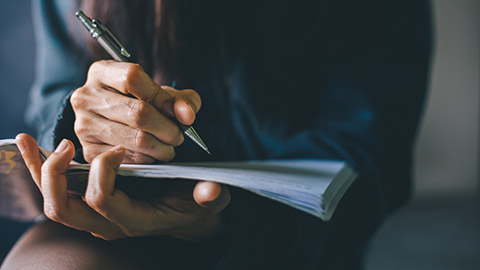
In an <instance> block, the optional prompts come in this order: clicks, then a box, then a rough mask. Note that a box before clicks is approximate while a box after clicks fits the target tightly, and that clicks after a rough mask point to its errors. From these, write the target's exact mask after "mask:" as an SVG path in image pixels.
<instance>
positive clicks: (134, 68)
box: [124, 64, 143, 90]
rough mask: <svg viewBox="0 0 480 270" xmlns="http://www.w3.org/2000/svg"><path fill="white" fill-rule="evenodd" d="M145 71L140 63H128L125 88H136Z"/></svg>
mask: <svg viewBox="0 0 480 270" xmlns="http://www.w3.org/2000/svg"><path fill="white" fill-rule="evenodd" d="M142 73H143V69H142V67H141V66H140V65H139V64H128V66H127V68H126V70H125V81H124V86H125V89H127V90H128V89H131V88H135V86H136V85H137V81H138V79H139V78H140V76H141V75H142Z"/></svg>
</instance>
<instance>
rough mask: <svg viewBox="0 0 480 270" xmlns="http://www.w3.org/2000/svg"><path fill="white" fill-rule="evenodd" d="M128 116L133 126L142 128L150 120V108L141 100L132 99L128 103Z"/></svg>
mask: <svg viewBox="0 0 480 270" xmlns="http://www.w3.org/2000/svg"><path fill="white" fill-rule="evenodd" d="M126 113H127V118H128V119H130V121H131V122H132V124H133V126H134V127H136V128H142V127H144V126H145V125H146V123H147V122H148V117H149V114H150V108H149V106H148V104H147V103H146V102H144V101H141V100H131V101H129V102H128V104H127V111H126Z"/></svg>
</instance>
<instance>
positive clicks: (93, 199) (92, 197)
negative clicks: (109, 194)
mask: <svg viewBox="0 0 480 270" xmlns="http://www.w3.org/2000/svg"><path fill="white" fill-rule="evenodd" d="M85 202H86V203H87V204H88V205H89V206H90V207H92V208H94V209H97V210H102V211H104V210H105V209H107V208H108V203H107V200H106V199H105V196H104V195H103V194H102V193H101V192H95V194H92V193H87V194H85Z"/></svg>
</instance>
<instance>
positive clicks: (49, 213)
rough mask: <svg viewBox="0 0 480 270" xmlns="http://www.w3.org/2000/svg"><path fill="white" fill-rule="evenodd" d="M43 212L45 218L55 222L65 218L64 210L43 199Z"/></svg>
mask: <svg viewBox="0 0 480 270" xmlns="http://www.w3.org/2000/svg"><path fill="white" fill-rule="evenodd" d="M43 213H44V214H45V216H46V217H47V218H49V219H51V220H53V221H55V222H62V221H64V220H65V211H63V209H62V208H61V207H58V206H57V205H55V204H53V203H51V202H49V201H45V205H44V207H43Z"/></svg>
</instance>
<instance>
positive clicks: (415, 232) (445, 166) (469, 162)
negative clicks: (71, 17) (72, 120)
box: [0, 0, 480, 270]
mask: <svg viewBox="0 0 480 270" xmlns="http://www.w3.org/2000/svg"><path fill="white" fill-rule="evenodd" d="M33 1H39V0H33ZM432 3H433V10H432V13H433V15H434V24H435V41H436V42H435V53H434V60H433V62H432V76H431V86H430V95H429V99H428V102H427V104H426V109H425V116H424V121H423V124H422V127H421V130H420V133H419V137H418V141H417V148H416V153H415V158H416V171H415V187H416V190H415V195H414V197H413V198H412V200H411V201H410V203H409V204H408V205H406V206H405V207H404V208H403V209H401V210H400V211H398V212H397V213H395V214H394V215H392V216H391V217H390V218H389V219H388V220H387V221H386V222H385V224H384V225H383V226H382V227H381V228H380V230H379V231H378V233H377V235H376V236H375V238H374V239H373V241H372V244H371V250H370V251H369V252H368V254H367V269H370V270H376V269H391V270H395V269H399V270H400V269H402V270H403V269H437V270H442V269H466V270H467V269H479V267H480V256H479V255H480V207H479V200H478V194H479V193H478V191H479V185H478V183H479V174H478V169H479V167H480V166H479V154H478V153H479V149H480V145H479V130H480V112H479V101H480V95H479V92H480V91H479V88H480V87H479V82H480V80H479V77H480V54H479V52H480V1H478V0H456V1H450V0H434V1H432ZM0 4H1V5H0V6H1V9H0V26H1V27H0V59H1V61H0V139H2V138H13V137H14V136H15V135H16V134H17V133H19V132H28V133H31V130H29V129H28V128H27V127H26V126H25V124H24V122H23V114H24V110H25V106H26V101H27V97H28V90H29V88H30V86H31V84H32V83H33V79H34V66H35V58H34V56H35V47H34V37H33V26H32V21H31V8H30V1H28V0H16V1H11V0H10V1H9V0H0ZM365 211H368V209H366V210H365ZM28 226H29V224H23V223H17V222H12V221H7V220H2V219H0V261H1V259H2V257H3V256H4V255H5V254H6V253H7V252H8V250H9V249H10V247H11V245H13V243H14V241H15V240H16V239H17V238H18V237H19V235H20V234H21V233H22V232H23V231H24V230H25V229H26V228H27V227H28Z"/></svg>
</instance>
